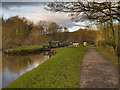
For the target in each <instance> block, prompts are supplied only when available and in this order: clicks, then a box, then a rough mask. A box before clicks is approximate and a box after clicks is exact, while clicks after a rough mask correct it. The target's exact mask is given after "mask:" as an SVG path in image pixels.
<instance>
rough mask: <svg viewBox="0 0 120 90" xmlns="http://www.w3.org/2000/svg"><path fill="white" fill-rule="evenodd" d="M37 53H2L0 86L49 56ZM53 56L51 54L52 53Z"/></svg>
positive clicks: (5, 84)
mask: <svg viewBox="0 0 120 90" xmlns="http://www.w3.org/2000/svg"><path fill="white" fill-rule="evenodd" d="M45 53H46V52H44V53H40V54H37V55H25V56H20V55H14V56H11V55H5V54H3V55H2V87H5V86H7V85H8V84H10V83H11V82H12V81H14V80H16V79H17V78H18V77H19V76H20V75H23V74H24V73H25V72H27V71H29V70H32V69H33V68H35V67H37V66H38V65H40V64H41V63H43V62H44V61H46V60H47V59H49V58H50V57H51V55H49V54H45ZM52 56H53V55H52Z"/></svg>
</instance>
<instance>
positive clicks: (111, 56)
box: [97, 46, 118, 65]
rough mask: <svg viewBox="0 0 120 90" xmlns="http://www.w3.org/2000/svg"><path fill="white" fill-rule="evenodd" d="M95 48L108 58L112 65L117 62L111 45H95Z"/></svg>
mask: <svg viewBox="0 0 120 90" xmlns="http://www.w3.org/2000/svg"><path fill="white" fill-rule="evenodd" d="M97 50H98V52H99V53H100V54H101V55H102V56H103V57H104V58H106V59H107V60H110V61H111V62H112V64H113V65H117V64H118V57H117V56H116V55H115V52H114V49H113V48H112V47H110V46H108V47H106V48H103V47H97Z"/></svg>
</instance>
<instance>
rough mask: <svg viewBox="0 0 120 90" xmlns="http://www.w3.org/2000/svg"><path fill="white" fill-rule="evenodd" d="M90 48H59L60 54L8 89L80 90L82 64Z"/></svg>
mask: <svg viewBox="0 0 120 90" xmlns="http://www.w3.org/2000/svg"><path fill="white" fill-rule="evenodd" d="M88 48H89V47H80V48H59V49H58V51H59V52H58V54H56V55H55V56H53V57H52V58H50V59H49V60H47V61H45V62H44V63H42V64H41V65H39V66H38V67H36V68H34V69H33V70H31V71H28V72H27V73H25V74H24V75H22V76H20V77H19V78H18V79H17V80H15V81H13V82H12V83H10V84H9V85H8V86H7V87H6V88H78V87H79V79H80V64H81V60H82V57H83V55H84V54H85V52H86V51H87V50H88Z"/></svg>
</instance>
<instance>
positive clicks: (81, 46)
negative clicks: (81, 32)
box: [68, 45, 83, 48]
mask: <svg viewBox="0 0 120 90" xmlns="http://www.w3.org/2000/svg"><path fill="white" fill-rule="evenodd" d="M68 47H73V48H74V47H76V45H69V46H68ZM77 47H83V46H82V45H77Z"/></svg>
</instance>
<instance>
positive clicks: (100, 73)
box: [79, 47, 118, 88]
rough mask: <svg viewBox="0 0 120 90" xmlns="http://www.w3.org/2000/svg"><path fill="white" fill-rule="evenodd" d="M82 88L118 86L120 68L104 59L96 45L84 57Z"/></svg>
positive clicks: (81, 76) (80, 84) (81, 78)
mask: <svg viewBox="0 0 120 90" xmlns="http://www.w3.org/2000/svg"><path fill="white" fill-rule="evenodd" d="M79 86H80V88H117V87H118V68H117V66H113V65H111V63H110V61H108V60H106V59H104V58H103V57H102V56H101V55H100V54H99V53H98V52H97V49H96V47H91V48H89V50H88V52H86V54H85V55H84V57H83V60H82V65H81V72H80V82H79Z"/></svg>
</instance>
